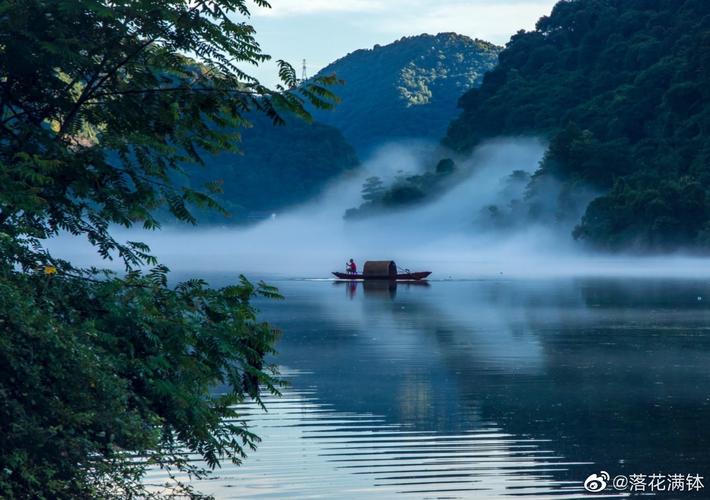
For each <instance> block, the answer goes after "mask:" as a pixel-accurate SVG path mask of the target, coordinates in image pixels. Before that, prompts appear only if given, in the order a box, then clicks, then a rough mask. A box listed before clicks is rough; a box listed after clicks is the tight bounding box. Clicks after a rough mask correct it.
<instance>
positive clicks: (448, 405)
mask: <svg viewBox="0 0 710 500" xmlns="http://www.w3.org/2000/svg"><path fill="white" fill-rule="evenodd" d="M279 287H280V288H281V291H282V293H283V294H284V295H285V296H286V298H287V300H286V301H284V302H280V303H268V302H266V303H263V304H260V307H261V309H262V311H263V314H264V316H266V317H267V318H268V319H269V320H270V321H273V322H274V323H276V324H278V325H279V326H281V327H282V328H283V330H284V336H283V339H282V341H281V343H280V345H279V351H280V354H279V357H278V360H279V362H280V363H281V364H282V365H283V366H284V367H285V368H286V369H287V373H289V379H290V381H291V384H292V386H291V389H290V392H289V393H288V394H287V397H286V398H284V399H282V400H280V401H272V402H270V404H269V405H268V406H269V408H270V413H269V414H268V415H262V414H260V413H259V412H257V411H256V409H254V408H248V409H247V411H248V413H249V415H248V417H249V418H250V419H252V421H253V423H254V424H255V425H256V426H257V427H258V428H257V433H258V434H259V435H261V436H262V437H264V443H263V444H262V446H260V448H259V450H258V451H257V452H256V453H254V454H253V456H251V457H250V458H249V459H248V460H247V461H246V463H245V464H244V465H243V466H242V467H241V468H239V469H232V468H229V469H225V470H224V471H222V473H221V475H220V479H218V480H216V481H212V482H210V483H209V484H208V487H209V488H208V491H211V492H213V493H215V494H216V495H217V496H218V498H227V497H229V496H230V495H232V496H234V495H237V496H247V497H250V498H251V497H257V496H275V497H283V496H289V497H294V496H319V495H320V496H323V497H331V496H334V495H336V494H338V496H340V497H363V498H364V497H367V498H370V497H375V496H377V497H382V498H391V497H392V496H393V495H395V494H406V495H407V496H409V497H415V498H416V497H422V498H424V497H426V498H433V497H437V498H438V497H446V498H497V497H504V496H521V495H525V496H532V497H533V498H547V497H552V498H580V497H582V496H583V490H582V481H583V479H584V478H585V477H586V476H587V475H588V474H589V473H591V472H598V471H599V470H600V469H604V470H608V471H609V472H611V473H612V474H622V473H626V474H629V473H645V474H651V473H664V474H665V473H676V472H678V473H701V474H703V473H705V472H707V471H708V466H709V465H710V454H709V453H708V451H707V450H708V445H710V433H709V432H708V430H707V429H706V424H705V422H707V421H708V418H709V417H710V330H709V329H710V323H709V322H708V320H709V319H710V309H708V306H707V305H706V303H707V300H710V293H709V292H710V287H709V286H708V285H707V284H705V283H703V282H699V281H697V282H668V281H665V282H661V281H651V280H640V281H628V280H626V281H623V282H620V281H610V280H583V281H579V280H569V281H554V282H534V281H507V282H506V281H469V282H455V281H452V282H434V283H432V285H431V286H429V287H422V286H413V285H402V284H399V285H398V286H396V287H390V286H389V285H388V284H380V285H378V286H375V287H371V286H368V284H363V283H357V284H355V286H352V285H351V284H349V283H345V284H342V285H332V284H331V283H328V282H297V281H292V282H282V283H279ZM343 288H344V290H345V293H342V289H343ZM706 297H707V300H706V299H705V298H706ZM703 475H704V474H703ZM595 496H596V497H597V498H599V497H600V496H599V494H596V495H595ZM658 498H662V496H659V497H658Z"/></svg>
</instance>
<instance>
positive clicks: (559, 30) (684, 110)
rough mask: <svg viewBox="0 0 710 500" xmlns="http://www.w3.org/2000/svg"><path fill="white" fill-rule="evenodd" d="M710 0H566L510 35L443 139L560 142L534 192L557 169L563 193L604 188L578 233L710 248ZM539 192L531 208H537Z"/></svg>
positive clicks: (617, 243)
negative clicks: (503, 138)
mask: <svg viewBox="0 0 710 500" xmlns="http://www.w3.org/2000/svg"><path fill="white" fill-rule="evenodd" d="M709 98H710V2H707V1H706V0H576V1H562V2H559V3H558V4H557V5H556V6H555V7H554V9H553V11H552V13H551V14H550V15H549V16H547V17H543V18H541V19H540V20H539V21H538V23H537V25H536V29H535V30H534V31H531V32H523V31H521V32H519V33H517V34H516V35H514V36H513V37H512V39H511V40H510V42H509V43H508V44H507V46H506V48H505V50H503V52H501V54H500V56H499V65H498V66H497V67H496V68H495V69H493V70H492V71H491V72H489V73H488V74H486V76H485V78H484V81H483V83H482V85H481V86H480V88H475V89H472V90H470V91H469V92H467V93H466V94H465V95H464V96H463V97H462V98H461V99H460V103H459V104H460V107H461V108H462V110H463V112H462V114H461V116H460V117H459V118H458V119H457V120H456V121H454V122H453V123H452V125H451V127H450V128H449V131H448V134H447V135H446V137H445V139H444V144H445V145H446V146H448V147H450V148H452V149H454V150H455V151H457V152H459V153H468V152H470V151H471V150H472V148H473V147H475V146H476V145H477V144H479V143H480V142H481V141H482V140H484V139H487V138H491V137H494V136H499V135H522V134H536V135H543V136H545V137H548V138H549V139H550V147H549V149H548V151H547V154H546V156H545V158H544V160H543V162H542V164H541V167H540V170H539V171H538V172H537V174H536V175H535V176H534V178H533V180H532V181H531V184H530V186H529V189H528V201H530V200H534V199H535V196H536V190H538V189H539V187H540V186H542V185H544V184H545V179H546V178H551V177H554V178H556V179H558V180H560V181H562V183H563V186H564V187H563V190H562V194H561V195H560V198H561V199H560V200H559V203H558V205H557V211H558V212H560V213H558V214H557V215H558V216H562V215H563V213H562V212H564V211H565V210H566V209H567V208H566V207H567V204H566V203H565V200H563V199H562V198H565V197H566V198H567V200H569V198H570V193H573V192H574V190H575V189H578V188H580V187H585V188H587V189H592V190H595V191H597V192H598V193H600V194H601V195H600V196H598V197H597V198H596V199H594V200H593V201H592V202H591V203H590V204H589V205H588V207H587V208H586V212H585V213H584V215H583V217H582V218H581V220H580V221H579V223H578V225H577V227H576V229H575V230H574V236H575V237H576V238H579V239H581V240H584V241H587V242H589V243H591V244H593V245H595V246H597V247H600V248H606V249H623V248H632V247H633V248H637V249H650V250H664V249H668V248H678V247H685V248H699V249H700V248H704V249H707V248H710V219H709V218H708V216H709V215H710V108H708V106H707V105H706V104H707V103H708V102H709ZM533 205H534V203H530V210H529V214H534V213H535V212H536V211H535V210H534V206H533Z"/></svg>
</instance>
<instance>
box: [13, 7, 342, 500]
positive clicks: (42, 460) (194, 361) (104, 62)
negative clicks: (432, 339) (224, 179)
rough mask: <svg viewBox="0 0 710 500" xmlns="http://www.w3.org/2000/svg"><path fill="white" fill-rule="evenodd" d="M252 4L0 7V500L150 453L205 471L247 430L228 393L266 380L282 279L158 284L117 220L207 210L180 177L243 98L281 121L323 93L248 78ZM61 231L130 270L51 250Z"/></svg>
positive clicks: (44, 492) (237, 451)
mask: <svg viewBox="0 0 710 500" xmlns="http://www.w3.org/2000/svg"><path fill="white" fill-rule="evenodd" d="M255 4H257V6H258V7H260V8H261V7H268V4H267V3H266V2H265V1H263V0H255ZM248 17H249V10H248V8H247V2H246V0H209V1H208V0H195V1H191V2H185V1H184V0H160V1H158V0H126V1H119V2H108V1H104V0H7V1H5V2H3V3H2V4H1V5H0V164H1V165H0V257H1V259H0V332H1V333H0V496H1V497H3V498H115V497H117V496H131V495H136V494H145V491H144V485H143V483H142V481H141V479H142V476H143V472H144V471H145V469H146V467H150V466H161V467H164V468H166V469H168V470H172V471H183V472H188V473H191V474H198V475H199V474H202V473H203V472H204V470H203V469H202V468H201V467H196V466H195V464H194V462H192V461H188V460H187V453H198V454H199V455H201V456H202V457H203V459H204V460H205V462H206V465H207V467H208V468H209V467H215V466H217V465H218V464H219V461H220V460H223V459H232V460H235V461H238V460H239V459H240V458H241V457H242V456H243V453H244V451H245V450H247V449H249V448H250V447H252V446H253V445H254V444H255V442H256V441H257V438H256V436H254V435H252V434H251V433H250V432H249V431H248V429H246V428H245V427H243V426H242V425H241V424H239V423H238V422H239V420H238V414H237V412H236V409H235V406H234V405H235V404H236V403H238V402H239V401H241V400H243V399H244V398H246V397H252V398H256V399H257V400H259V392H260V387H266V388H267V389H270V390H272V391H276V390H277V386H278V381H277V379H276V378H274V373H273V372H272V371H271V370H270V369H269V367H267V366H266V365H265V363H264V357H265V356H266V355H267V354H268V353H269V352H271V351H272V350H273V344H274V340H275V338H276V335H277V332H276V331H275V330H274V329H273V328H272V327H270V326H269V325H267V324H263V323H260V322H259V321H258V320H257V318H256V314H255V310H254V308H253V307H252V306H251V303H250V299H251V298H252V297H254V296H257V295H264V296H268V297H276V296H277V292H276V291H275V290H274V289H272V288H270V287H268V286H266V285H264V284H259V285H253V284H251V283H250V282H248V281H247V280H246V279H242V280H241V281H239V282H237V283H235V284H233V285H232V286H228V287H226V288H223V289H218V290H215V289H210V288H209V287H208V286H207V284H206V283H205V282H203V281H200V280H191V281H187V282H185V283H182V284H177V285H174V286H168V270H167V269H165V268H164V267H162V266H159V265H157V260H156V258H155V257H154V256H152V255H151V254H150V250H149V248H148V247H147V246H146V245H144V244H142V243H140V242H122V241H118V240H116V239H115V238H114V237H113V236H112V232H111V228H112V227H113V226H114V225H121V226H125V227H131V226H133V225H135V224H139V225H142V227H144V228H146V229H156V228H158V227H159V222H158V221H157V220H156V218H155V213H156V211H157V210H159V209H160V207H167V209H168V210H169V211H170V212H171V213H172V214H173V215H174V216H175V217H177V218H178V219H180V220H183V221H186V222H195V218H194V216H193V214H192V213H191V212H190V210H189V209H188V206H189V205H190V204H197V205H199V206H204V207H211V208H215V209H219V206H218V204H217V203H216V202H215V201H214V200H213V197H212V195H213V194H214V193H216V192H218V186H216V185H213V184H207V185H205V186H204V188H194V187H187V186H182V185H177V184H176V183H175V182H174V179H175V174H176V173H178V172H180V171H181V170H182V169H183V166H184V165H186V164H189V163H195V164H201V163H202V161H203V158H202V154H203V153H218V152H221V151H225V150H228V151H229V150H231V151H233V150H235V149H236V148H237V143H238V140H239V133H238V131H239V129H240V127H242V126H244V125H245V124H246V123H247V121H248V119H247V113H248V112H254V111H255V112H259V113H263V114H265V115H266V116H267V117H269V118H270V119H271V120H272V121H274V122H276V123H280V122H281V121H282V118H281V115H282V114H283V113H288V114H290V115H296V116H300V117H302V118H304V119H308V118H309V115H308V113H307V112H306V110H305V109H304V104H306V103H308V105H309V106H315V107H329V106H330V105H332V103H333V102H334V101H335V96H334V95H333V94H332V93H331V91H330V90H328V88H327V85H329V84H332V83H335V81H336V80H335V78H334V77H328V76H323V77H319V78H316V79H313V80H310V81H309V82H305V83H304V84H300V85H299V84H298V82H297V80H296V76H295V71H294V70H293V68H292V67H290V66H289V65H288V64H286V63H285V62H282V61H281V62H280V63H279V66H280V71H279V74H280V77H281V80H282V84H280V85H279V86H277V87H276V88H275V89H269V88H266V87H265V86H263V85H261V84H260V83H259V82H258V81H257V80H256V79H255V78H253V77H251V76H249V74H248V72H246V71H245V67H246V66H249V65H256V64H259V63H261V62H263V61H266V60H267V59H268V57H269V56H267V55H265V54H264V53H262V51H261V49H260V47H259V44H258V43H257V41H256V38H255V32H254V29H253V28H252V27H251V25H249V23H248V22H247V21H248ZM62 232H65V233H70V234H73V235H76V236H83V237H86V238H87V239H88V240H89V242H90V243H91V244H93V245H94V246H95V247H96V250H97V251H98V252H99V253H100V254H101V255H102V256H103V257H105V258H118V259H120V260H121V261H122V262H123V263H124V265H125V267H126V268H127V272H128V274H127V275H126V276H125V277H121V276H118V275H116V274H112V273H102V272H100V271H98V270H94V269H82V268H81V265H80V264H79V265H77V264H76V263H71V262H66V261H63V260H59V259H57V258H55V257H54V256H52V255H50V253H49V252H47V251H46V249H45V248H44V246H43V243H44V242H45V241H46V240H47V239H48V238H52V237H55V236H57V235H59V234H60V233H62ZM205 251H207V249H205ZM145 265H152V266H155V267H154V268H153V270H151V271H148V272H143V271H141V270H140V269H141V268H142V267H143V266H145ZM216 384H225V387H226V388H227V389H226V390H225V391H224V393H221V394H214V393H210V388H212V387H214V386H215V385H216ZM235 422H236V423H235ZM176 486H177V487H179V485H173V487H176Z"/></svg>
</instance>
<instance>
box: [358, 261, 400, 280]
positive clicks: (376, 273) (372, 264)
mask: <svg viewBox="0 0 710 500" xmlns="http://www.w3.org/2000/svg"><path fill="white" fill-rule="evenodd" d="M362 275H363V277H364V278H366V279H367V278H371V279H372V278H375V279H397V264H395V263H394V261H393V260H368V261H367V262H365V266H364V267H363V268H362Z"/></svg>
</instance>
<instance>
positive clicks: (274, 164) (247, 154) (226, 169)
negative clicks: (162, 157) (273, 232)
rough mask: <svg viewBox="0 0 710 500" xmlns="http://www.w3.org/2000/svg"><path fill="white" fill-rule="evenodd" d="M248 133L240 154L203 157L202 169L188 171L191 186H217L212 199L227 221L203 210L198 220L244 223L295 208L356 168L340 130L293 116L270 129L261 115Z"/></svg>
mask: <svg viewBox="0 0 710 500" xmlns="http://www.w3.org/2000/svg"><path fill="white" fill-rule="evenodd" d="M249 120H250V121H251V123H252V127H251V128H247V129H243V130H242V131H241V137H242V142H241V143H240V149H241V153H240V154H235V153H221V154H219V155H216V156H207V155H205V157H204V160H205V163H206V165H205V168H198V167H196V166H193V167H190V168H189V174H190V178H189V179H190V180H189V182H190V183H191V185H192V186H193V187H199V186H200V185H201V184H204V183H205V182H209V181H219V182H220V184H221V189H222V191H223V193H222V194H220V195H217V196H216V197H215V198H217V199H218V201H219V202H220V203H221V204H222V206H223V207H225V208H226V209H227V210H228V211H229V212H230V216H229V218H225V217H224V216H222V215H221V214H219V213H217V212H214V211H211V210H205V211H204V212H203V213H200V217H199V219H200V220H202V221H205V220H207V221H209V222H225V223H228V222H229V223H244V222H252V221H255V220H258V219H260V218H262V217H264V216H267V215H268V214H270V213H271V212H277V211H279V210H281V209H283V208H285V207H287V206H290V205H294V204H298V203H301V202H304V201H306V200H308V199H309V198H311V197H313V196H315V195H316V194H318V192H319V191H320V190H321V189H322V188H323V186H324V185H325V184H326V183H327V182H328V181H330V180H332V179H333V178H334V177H336V176H337V175H339V174H341V173H342V172H344V171H346V170H348V169H351V168H354V167H355V166H357V165H358V158H357V155H356V154H355V151H354V150H353V148H352V147H351V146H350V145H349V144H348V143H347V142H346V141H345V139H344V138H343V136H342V134H341V133H340V131H338V130H337V129H336V128H334V127H331V126H328V125H324V124H322V123H318V122H313V123H310V124H309V123H306V122H305V121H303V120H301V119H299V118H296V117H293V118H290V119H287V123H286V125H283V126H278V125H274V124H273V123H272V122H271V120H270V119H268V118H267V117H265V116H262V115H261V114H254V115H253V116H250V117H249Z"/></svg>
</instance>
